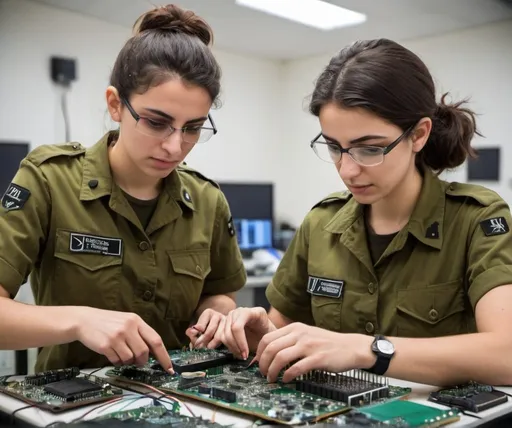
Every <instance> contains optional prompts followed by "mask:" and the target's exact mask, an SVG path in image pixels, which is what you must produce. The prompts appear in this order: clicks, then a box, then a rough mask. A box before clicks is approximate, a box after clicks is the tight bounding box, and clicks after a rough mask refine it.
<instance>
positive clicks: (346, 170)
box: [336, 153, 361, 180]
mask: <svg viewBox="0 0 512 428" xmlns="http://www.w3.org/2000/svg"><path fill="white" fill-rule="evenodd" d="M336 167H337V168H338V174H339V175H340V177H341V179H342V180H350V179H352V178H355V177H357V176H358V175H359V174H360V173H361V165H359V164H358V163H357V162H356V161H355V160H354V159H352V158H351V157H350V155H349V154H348V153H343V154H342V155H341V159H340V160H339V162H338V163H337V164H336Z"/></svg>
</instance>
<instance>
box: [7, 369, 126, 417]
mask: <svg viewBox="0 0 512 428" xmlns="http://www.w3.org/2000/svg"><path fill="white" fill-rule="evenodd" d="M11 378H12V376H1V377H0V392H2V393H4V394H7V395H10V396H11V397H14V398H17V399H19V400H22V401H24V402H26V403H28V404H32V405H34V406H35V407H39V408H41V409H45V410H49V411H51V412H54V413H58V412H62V411H64V410H68V409H73V408H76V407H82V406H87V405H89V404H93V403H99V402H103V401H107V400H110V399H112V398H115V397H120V396H122V395H123V391H122V390H121V389H119V388H116V387H114V386H112V385H110V384H109V383H107V382H106V381H105V379H103V378H100V377H97V376H88V375H80V370H79V369H78V368H76V367H73V368H69V369H60V370H49V371H46V372H41V373H36V374H34V375H29V376H25V377H23V378H22V379H21V380H11Z"/></svg>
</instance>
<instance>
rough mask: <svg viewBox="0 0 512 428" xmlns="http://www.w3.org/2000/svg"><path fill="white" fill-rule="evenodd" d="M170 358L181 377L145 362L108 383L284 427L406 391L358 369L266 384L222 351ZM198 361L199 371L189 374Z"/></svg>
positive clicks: (115, 372) (112, 374) (112, 373)
mask: <svg viewBox="0 0 512 428" xmlns="http://www.w3.org/2000/svg"><path fill="white" fill-rule="evenodd" d="M169 354H170V356H171V359H172V360H173V367H176V366H180V371H181V373H179V374H176V375H174V376H171V375H170V374H168V373H166V372H164V371H162V370H160V368H159V367H158V365H157V364H155V362H154V361H150V362H149V363H148V364H147V365H146V366H144V367H134V366H121V367H116V368H114V369H112V370H109V371H107V373H106V374H107V376H108V379H109V382H112V383H114V384H116V385H119V386H122V387H124V388H127V389H129V388H130V386H129V385H130V383H137V384H138V385H139V386H140V385H143V384H146V385H151V386H153V387H156V388H158V389H160V390H161V391H163V392H167V393H171V394H176V395H181V396H184V397H188V398H192V399H195V400H199V401H203V402H207V403H210V404H213V405H215V406H218V407H222V408H226V409H230V410H233V411H236V412H241V413H245V414H249V415H251V416H256V417H258V418H261V419H266V420H270V421H273V422H278V423H281V424H288V425H295V424H301V423H312V422H317V421H320V420H323V419H326V418H328V417H330V416H333V415H337V414H340V413H341V412H345V411H347V410H349V408H350V407H351V406H356V405H364V404H370V403H376V402H377V403H378V402H383V401H387V400H390V399H396V398H399V397H403V396H405V395H407V394H408V393H409V392H410V389H408V388H399V387H394V386H390V385H388V384H387V381H386V378H383V377H380V376H376V375H371V374H369V373H365V372H359V371H353V372H350V373H346V374H339V375H333V374H329V373H326V372H320V371H315V372H312V373H310V374H308V375H306V376H303V377H302V378H301V379H297V381H296V382H294V383H289V384H284V383H283V382H282V380H281V378H279V379H278V381H277V382H276V383H268V382H267V379H266V378H265V377H264V376H263V375H262V374H261V373H260V371H259V369H258V366H257V364H255V365H252V366H250V367H249V366H248V364H247V361H239V360H235V359H233V358H232V356H230V354H229V353H227V351H226V352H223V351H217V350H193V351H175V352H172V351H171V352H170V353H169ZM227 361H228V362H227ZM198 363H201V364H202V367H203V370H202V371H188V370H189V369H190V367H194V368H195V367H197V364H198ZM297 386H299V388H297ZM333 391H334V392H333ZM340 391H341V394H339V393H338V392H340ZM343 399H345V401H343ZM349 402H350V405H349V404H348V403H349Z"/></svg>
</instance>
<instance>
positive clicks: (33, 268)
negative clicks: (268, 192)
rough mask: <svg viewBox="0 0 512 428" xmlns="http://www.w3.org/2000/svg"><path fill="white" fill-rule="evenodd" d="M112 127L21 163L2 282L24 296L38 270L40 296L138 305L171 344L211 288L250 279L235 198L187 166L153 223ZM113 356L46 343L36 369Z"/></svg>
mask: <svg viewBox="0 0 512 428" xmlns="http://www.w3.org/2000/svg"><path fill="white" fill-rule="evenodd" d="M107 150H108V134H107V135H106V136H105V137H104V138H103V139H102V140H100V141H99V142H98V143H97V144H96V145H94V146H93V147H92V148H90V149H88V150H86V149H84V148H83V147H81V146H80V145H79V144H72V145H61V146H57V145H55V146H41V147H38V148H36V149H35V150H34V151H32V152H31V153H30V154H29V155H28V157H27V158H26V159H24V160H23V161H22V163H21V166H20V169H19V171H18V172H17V174H16V176H15V177H14V180H13V184H11V185H10V186H9V188H8V190H7V192H6V194H5V196H4V197H3V198H2V208H0V236H1V237H2V238H1V239H0V284H2V285H3V287H4V288H5V289H6V290H7V291H8V292H9V293H10V295H11V296H15V295H16V293H17V292H18V289H19V287H20V285H21V284H23V283H24V282H25V281H26V279H27V277H28V276H29V274H30V273H32V274H31V281H30V282H31V286H32V290H33V293H34V298H35V302H36V304H39V305H72V306H91V307H95V308H101V309H108V310H116V311H125V312H134V313H136V314H138V315H140V317H141V318H142V319H143V320H144V321H145V322H146V323H148V324H149V325H150V326H152V327H153V328H154V329H155V330H156V331H157V332H158V333H159V334H160V335H161V337H162V339H163V341H164V344H165V346H166V347H167V348H168V349H172V348H176V347H181V346H184V345H186V343H187V340H186V336H185V329H186V328H187V327H188V326H189V324H190V322H191V321H192V319H193V317H194V312H195V309H196V308H197V306H198V302H199V300H200V298H201V297H202V296H204V295H214V294H222V293H229V292H234V291H236V290H239V289H240V288H241V287H242V286H243V285H244V284H245V280H246V273H245V269H244V267H243V262H242V257H241V254H240V250H239V248H238V245H237V240H236V238H235V237H234V235H235V232H234V229H233V224H232V220H231V216H230V211H229V207H228V204H227V202H226V199H225V197H224V195H223V194H222V192H221V191H220V190H219V189H218V187H217V185H216V184H214V183H213V182H210V181H209V180H207V179H206V178H205V177H203V176H202V175H200V174H199V173H197V172H195V171H193V170H190V169H188V168H186V167H179V168H178V169H177V170H175V171H173V172H172V173H171V174H170V175H169V176H168V177H167V179H166V180H165V183H164V188H163V190H162V192H161V194H160V197H159V200H158V204H157V207H156V209H155V212H154V213H153V215H152V216H151V219H150V221H149V224H148V225H147V227H146V228H144V227H142V225H141V223H140V220H139V218H138V217H137V215H136V213H135V212H134V210H133V208H132V207H131V206H130V204H129V202H128V201H127V199H126V198H125V197H124V195H123V192H122V190H121V189H120V188H119V187H118V186H117V185H116V184H115V183H114V181H113V179H112V175H111V171H110V165H109V161H108V151H107ZM106 364H108V361H107V360H106V358H105V357H103V356H100V355H98V354H96V353H94V352H92V351H90V350H88V349H87V348H86V347H85V346H83V345H82V344H81V343H80V342H73V343H70V344H65V345H59V346H51V347H46V348H43V349H42V350H41V352H40V354H39V357H38V360H37V364H36V370H38V371H40V370H46V369H53V368H58V367H69V366H78V367H80V368H83V367H100V366H102V365H106Z"/></svg>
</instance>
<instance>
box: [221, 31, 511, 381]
mask: <svg viewBox="0 0 512 428" xmlns="http://www.w3.org/2000/svg"><path fill="white" fill-rule="evenodd" d="M310 111H311V113H312V114H314V115H315V116H318V118H319V120H320V127H321V132H320V134H319V135H318V136H317V137H316V138H315V139H314V140H313V141H312V142H311V147H312V148H313V149H314V151H315V152H316V153H317V155H318V156H319V157H320V158H321V159H323V160H325V161H327V162H330V163H331V164H332V165H333V167H335V168H336V170H337V171H338V172H339V175H340V177H341V179H342V181H343V183H344V184H345V185H346V187H347V188H348V192H346V193H338V194H333V195H330V196H329V197H327V198H326V199H324V200H322V201H320V202H319V203H318V204H317V205H316V206H315V207H314V208H313V209H312V210H311V211H310V212H309V214H308V215H307V216H306V218H305V220H304V222H303V223H302V225H301V226H300V228H299V229H298V231H297V233H296V236H295V238H294V240H293V242H292V243H291V245H290V247H289V248H288V251H287V252H286V254H285V256H284V258H283V260H282V263H281V265H280V267H279V269H278V271H277V273H276V274H275V276H274V278H273V280H272V282H271V284H270V286H269V287H268V289H267V297H268V300H269V302H270V303H271V305H272V308H271V310H270V312H269V313H268V314H267V313H266V312H265V310H263V309H262V308H252V309H246V308H239V309H236V310H234V311H232V312H231V313H230V314H229V315H228V317H227V318H226V320H225V321H224V327H223V333H222V335H223V338H222V340H223V342H224V343H225V344H226V345H227V346H228V347H229V348H230V349H231V350H232V351H233V352H235V353H236V354H237V355H239V356H240V357H242V358H246V357H247V356H248V353H249V351H255V352H256V359H257V360H258V361H259V367H260V370H261V371H262V372H263V373H264V374H266V375H267V376H268V378H269V380H270V381H273V380H275V379H276V377H277V376H278V373H279V372H280V370H282V369H283V368H285V367H286V366H287V365H288V364H290V365H291V367H290V368H288V369H287V370H286V371H285V373H284V380H285V381H290V380H291V379H292V378H294V377H296V376H298V375H300V374H303V373H306V372H308V371H310V370H312V369H322V370H328V371H332V372H343V371H345V370H350V369H356V368H357V369H366V370H369V371H371V372H373V373H378V374H381V375H382V374H386V375H388V376H391V377H394V378H401V379H406V380H410V381H416V382H421V383H427V384H438V385H449V384H457V383H462V382H466V381H468V380H475V381H480V382H484V383H490V384H502V385H503V384H506V385H510V384H512V363H511V361H512V360H511V359H510V355H511V354H512V335H511V334H510V331H509V326H510V325H512V303H511V302H512V285H511V284H512V234H511V232H510V230H509V227H510V224H511V221H512V220H511V215H510V211H509V208H508V206H507V204H506V203H505V202H504V201H503V200H502V199H501V198H500V197H499V196H498V195H497V194H496V193H494V192H492V191H491V190H488V189H486V188H483V187H480V186H476V185H469V184H459V183H448V182H445V181H442V180H440V179H439V178H438V173H440V172H442V171H444V170H446V169H450V168H455V167H458V166H459V165H461V164H463V163H464V161H465V160H466V159H467V157H468V156H471V155H473V154H474V152H473V150H472V149H471V146H470V143H471V140H472V138H473V136H474V134H475V132H476V127H475V117H474V114H473V113H472V112H471V111H470V110H468V109H467V108H465V107H463V103H460V102H457V103H454V104H449V103H447V99H446V97H445V96H443V97H442V98H441V100H440V102H436V98H435V88H434V83H433V80H432V77H431V75H430V73H429V71H428V70H427V68H426V66H425V65H424V64H423V62H422V61H421V60H420V59H419V58H418V57H417V56H416V55H415V54H413V53H412V52H410V51H409V50H407V49H405V48H404V47H402V46H400V45H398V44H397V43H394V42H392V41H389V40H370V41H359V42H357V43H355V44H353V45H351V46H349V47H347V48H345V49H343V50H342V51H341V52H339V53H338V54H337V55H336V56H334V57H333V58H332V60H331V61H330V63H329V64H328V65H327V67H326V68H325V69H324V71H323V72H322V74H321V75H320V77H319V79H318V81H317V83H316V87H315V90H314V92H313V96H312V98H311V103H310Z"/></svg>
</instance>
